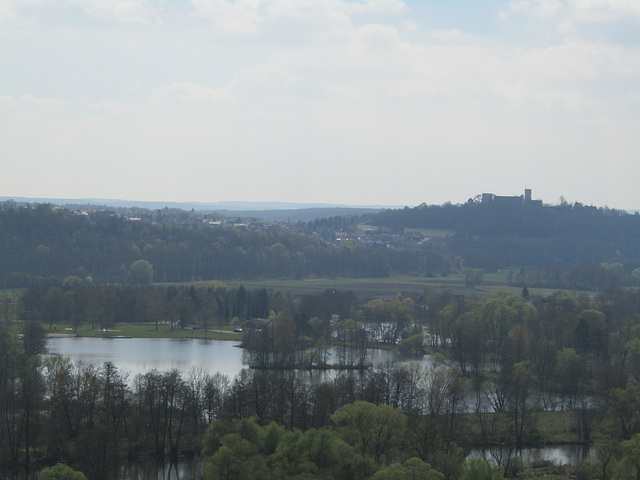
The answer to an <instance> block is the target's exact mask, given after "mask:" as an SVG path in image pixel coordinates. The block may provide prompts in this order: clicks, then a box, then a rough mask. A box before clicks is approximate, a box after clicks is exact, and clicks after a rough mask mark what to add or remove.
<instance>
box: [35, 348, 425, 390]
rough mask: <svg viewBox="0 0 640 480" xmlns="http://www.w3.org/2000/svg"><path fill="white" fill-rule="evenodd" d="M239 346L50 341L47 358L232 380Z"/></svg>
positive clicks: (394, 357)
mask: <svg viewBox="0 0 640 480" xmlns="http://www.w3.org/2000/svg"><path fill="white" fill-rule="evenodd" d="M239 345H240V343H238V342H232V341H225V340H202V339H189V338H185V339H182V338H180V339H176V338H89V337H52V338H50V339H49V342H48V350H49V355H57V354H59V355H63V356H65V357H68V358H69V359H70V360H72V361H73V362H77V361H83V362H87V363H94V364H96V365H98V366H101V365H102V364H104V363H105V362H111V363H113V364H114V365H115V366H116V367H118V369H119V370H120V371H121V372H129V373H130V378H131V379H133V377H135V376H136V375H137V374H144V373H146V372H148V371H150V370H152V369H156V370H158V371H167V370H171V369H174V368H177V369H178V370H180V371H181V372H182V373H183V374H187V373H189V371H190V370H191V369H192V368H193V367H202V368H203V369H205V370H207V371H208V372H209V373H211V374H215V373H217V372H219V373H221V374H223V375H227V376H228V377H229V378H230V379H233V378H234V377H235V376H236V375H237V374H238V373H240V371H241V370H242V369H243V368H248V366H247V365H246V364H245V363H244V361H243V355H242V354H243V350H242V348H239ZM367 356H368V360H369V361H370V362H371V363H372V364H374V365H379V364H384V363H385V362H388V361H394V362H399V363H410V362H414V363H418V364H420V365H421V366H423V367H429V366H431V365H432V364H433V359H432V357H431V356H430V355H424V356H423V357H422V358H413V359H407V358H403V357H401V356H400V355H399V354H398V353H396V352H394V351H389V350H378V349H376V350H370V351H369V352H368V353H367ZM301 373H303V372H301ZM334 374H335V372H332V371H331V370H329V371H314V372H313V373H312V374H311V375H310V374H309V373H308V372H307V371H305V372H304V375H305V376H308V379H309V381H312V382H321V381H323V380H324V379H329V378H330V377H331V376H332V375H334Z"/></svg>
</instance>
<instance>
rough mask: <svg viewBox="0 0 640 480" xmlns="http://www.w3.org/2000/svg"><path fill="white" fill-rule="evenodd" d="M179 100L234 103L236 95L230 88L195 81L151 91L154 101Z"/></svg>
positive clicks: (175, 83) (220, 103) (186, 101)
mask: <svg viewBox="0 0 640 480" xmlns="http://www.w3.org/2000/svg"><path fill="white" fill-rule="evenodd" d="M164 100H178V101H180V102H183V103H214V104H219V105H224V104H233V103H235V102H236V96H235V94H234V93H233V92H232V91H231V89H229V88H211V87H208V86H206V85H202V84H199V83H194V82H174V83H172V84H171V85H168V86H162V87H156V88H155V89H154V90H153V92H152V93H151V101H152V103H157V102H162V101H164Z"/></svg>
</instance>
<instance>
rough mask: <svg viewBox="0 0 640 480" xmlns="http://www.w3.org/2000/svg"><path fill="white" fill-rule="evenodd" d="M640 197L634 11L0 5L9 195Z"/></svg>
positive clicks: (551, 1) (625, 201)
mask: <svg viewBox="0 0 640 480" xmlns="http://www.w3.org/2000/svg"><path fill="white" fill-rule="evenodd" d="M525 186H527V187H529V188H532V189H533V197H534V198H542V199H543V200H544V201H545V203H557V202H558V201H559V199H560V196H564V197H565V198H566V199H567V201H569V202H575V201H579V202H582V203H585V204H593V205H597V206H605V205H607V206H609V207H612V208H626V209H639V208H640V1H638V0H573V1H571V0H540V1H533V0H524V1H475V0H474V1H444V0H442V1H424V2H387V1H373V2H352V1H349V2H328V1H311V2H305V1H295V2H287V1H277V2H226V1H205V0H194V1H168V0H167V1H146V0H132V1H125V0H97V1H88V0H0V196H26V197H53V198H86V197H92V198H119V199H128V200H158V201H200V202H216V201H232V200H246V201H285V202H321V203H339V204H352V205H372V204H375V205H409V206H413V205H418V204H420V203H422V202H426V203H428V204H440V203H443V202H445V201H451V202H453V203H462V202H465V201H466V200H467V199H468V198H470V197H474V196H475V195H477V194H480V193H482V192H493V193H495V194H500V195H518V194H521V193H522V191H523V189H524V188H525Z"/></svg>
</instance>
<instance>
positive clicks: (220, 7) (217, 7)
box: [191, 0, 264, 35]
mask: <svg viewBox="0 0 640 480" xmlns="http://www.w3.org/2000/svg"><path fill="white" fill-rule="evenodd" d="M191 4H192V6H193V9H194V15H195V16H196V17H198V18H201V19H203V20H207V21H208V22H210V23H211V25H212V26H213V28H214V29H215V30H217V31H219V32H222V33H225V34H230V35H246V34H252V35H254V34H257V33H258V32H259V30H260V25H261V24H262V22H263V21H264V14H263V13H262V12H261V8H260V3H259V2H229V1H209V0H192V2H191Z"/></svg>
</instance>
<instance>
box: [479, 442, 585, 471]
mask: <svg viewBox="0 0 640 480" xmlns="http://www.w3.org/2000/svg"><path fill="white" fill-rule="evenodd" d="M589 453H590V449H589V445H559V446H555V447H544V448H523V449H522V451H521V452H519V453H518V454H517V455H516V454H515V453H514V454H513V455H514V456H517V457H519V458H521V459H522V465H523V466H525V467H529V466H531V465H533V464H535V463H538V462H551V463H554V464H557V465H578V464H579V463H582V462H584V461H585V460H586V459H588V458H589ZM501 454H502V457H503V458H506V451H503V452H501ZM469 458H484V459H485V460H489V461H491V460H492V459H493V456H492V455H491V452H490V451H489V450H472V451H471V453H470V454H469Z"/></svg>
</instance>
